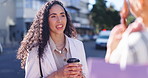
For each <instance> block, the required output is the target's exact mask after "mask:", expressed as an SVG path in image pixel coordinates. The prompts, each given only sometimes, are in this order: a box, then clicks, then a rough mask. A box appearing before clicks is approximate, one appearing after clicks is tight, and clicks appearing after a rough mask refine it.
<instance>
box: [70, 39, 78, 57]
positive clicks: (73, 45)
mask: <svg viewBox="0 0 148 78" xmlns="http://www.w3.org/2000/svg"><path fill="white" fill-rule="evenodd" d="M68 41H69V46H70V52H71V56H72V58H78V54H77V53H78V52H76V51H77V48H76V45H75V43H74V42H73V41H72V40H71V39H70V38H68ZM77 46H78V45H77Z"/></svg>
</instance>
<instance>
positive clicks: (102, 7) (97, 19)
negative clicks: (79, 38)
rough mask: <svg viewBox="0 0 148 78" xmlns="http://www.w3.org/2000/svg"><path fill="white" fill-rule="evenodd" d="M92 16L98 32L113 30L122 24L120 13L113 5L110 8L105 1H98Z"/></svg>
mask: <svg viewBox="0 0 148 78" xmlns="http://www.w3.org/2000/svg"><path fill="white" fill-rule="evenodd" d="M90 15H91V17H92V20H93V26H94V27H95V28H96V29H97V30H98V29H99V30H102V29H112V28H113V26H115V25H117V24H119V23H120V16H119V12H118V11H116V10H115V9H114V7H113V6H112V5H111V6H110V7H109V8H108V7H107V6H106V1H105V0H96V4H94V5H93V9H92V10H91V13H90Z"/></svg>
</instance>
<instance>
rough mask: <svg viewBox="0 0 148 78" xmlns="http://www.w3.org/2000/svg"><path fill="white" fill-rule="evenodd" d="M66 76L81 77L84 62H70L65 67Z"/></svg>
mask: <svg viewBox="0 0 148 78" xmlns="http://www.w3.org/2000/svg"><path fill="white" fill-rule="evenodd" d="M65 71H66V72H65V75H66V77H72V78H79V76H81V75H82V64H79V63H69V64H67V65H66V68H65Z"/></svg>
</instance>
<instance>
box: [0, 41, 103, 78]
mask: <svg viewBox="0 0 148 78" xmlns="http://www.w3.org/2000/svg"><path fill="white" fill-rule="evenodd" d="M84 47H85V51H86V57H87V58H89V57H100V58H104V56H105V50H96V49H95V42H94V41H87V42H84ZM16 51H17V48H9V49H7V48H5V49H4V53H2V54H0V78H24V70H22V69H21V68H20V61H19V60H17V59H16Z"/></svg>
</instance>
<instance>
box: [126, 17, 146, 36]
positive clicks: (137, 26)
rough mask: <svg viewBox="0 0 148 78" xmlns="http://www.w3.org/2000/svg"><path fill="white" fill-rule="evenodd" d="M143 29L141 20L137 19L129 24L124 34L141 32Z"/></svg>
mask: <svg viewBox="0 0 148 78" xmlns="http://www.w3.org/2000/svg"><path fill="white" fill-rule="evenodd" d="M143 29H144V26H143V20H142V19H141V18H137V19H136V20H135V21H134V22H133V23H131V24H129V26H128V28H127V30H126V31H125V32H126V33H128V34H130V33H132V32H137V31H142V30H143Z"/></svg>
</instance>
